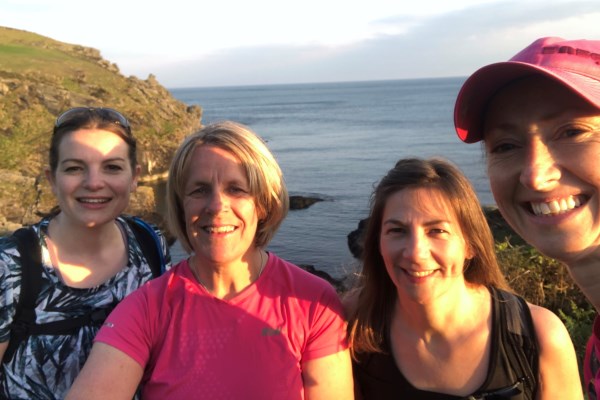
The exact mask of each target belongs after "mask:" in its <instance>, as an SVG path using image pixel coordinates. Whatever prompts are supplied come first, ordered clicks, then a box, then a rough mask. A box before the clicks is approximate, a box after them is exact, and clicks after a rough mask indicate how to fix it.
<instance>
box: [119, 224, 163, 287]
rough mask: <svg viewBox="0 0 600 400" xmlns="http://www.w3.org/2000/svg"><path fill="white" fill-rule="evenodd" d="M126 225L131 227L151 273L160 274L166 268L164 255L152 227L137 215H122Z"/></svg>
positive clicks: (156, 275)
mask: <svg viewBox="0 0 600 400" xmlns="http://www.w3.org/2000/svg"><path fill="white" fill-rule="evenodd" d="M123 218H124V219H125V221H126V222H127V223H128V225H129V226H130V227H131V230H132V231H133V234H134V235H135V238H136V240H137V241H138V243H139V244H140V248H141V249H142V252H143V253H144V257H146V259H147V260H148V265H149V266H150V269H151V270H152V275H153V276H154V277H155V278H156V277H159V276H161V275H162V274H163V273H164V272H165V269H166V263H165V256H164V254H163V251H162V244H161V241H160V239H159V237H158V234H157V233H156V231H155V230H154V228H153V227H152V226H151V225H150V224H148V223H147V222H146V221H144V220H143V219H141V218H139V217H132V216H124V217H123Z"/></svg>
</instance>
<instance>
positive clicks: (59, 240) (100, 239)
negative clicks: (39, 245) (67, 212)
mask: <svg viewBox="0 0 600 400" xmlns="http://www.w3.org/2000/svg"><path fill="white" fill-rule="evenodd" d="M48 236H49V237H50V239H51V240H52V242H53V243H54V245H55V246H56V247H57V248H59V249H64V250H70V249H75V250H77V251H78V252H85V253H89V252H93V251H99V250H102V249H103V248H104V247H105V246H111V245H114V244H116V243H120V242H122V241H123V235H122V233H121V230H120V228H119V227H118V226H117V224H116V222H115V221H114V220H112V221H110V222H109V223H106V224H103V225H99V226H96V227H92V228H90V227H87V226H83V225H78V224H72V223H70V222H69V220H68V219H66V218H65V217H64V215H63V214H62V213H61V214H58V215H57V216H55V217H54V218H52V220H51V221H50V223H49V225H48Z"/></svg>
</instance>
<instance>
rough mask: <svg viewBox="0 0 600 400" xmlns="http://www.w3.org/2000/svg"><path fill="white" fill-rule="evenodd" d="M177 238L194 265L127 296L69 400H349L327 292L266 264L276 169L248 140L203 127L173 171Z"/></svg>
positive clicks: (276, 208)
mask: <svg viewBox="0 0 600 400" xmlns="http://www.w3.org/2000/svg"><path fill="white" fill-rule="evenodd" d="M167 191H168V194H167V205H168V215H169V224H170V226H171V230H172V232H174V233H175V235H176V236H177V238H178V239H179V240H180V241H181V243H182V245H183V247H184V248H185V249H186V250H187V251H188V252H190V253H191V256H190V257H189V258H188V259H187V260H184V261H182V262H181V263H179V264H177V265H176V266H174V267H173V269H172V270H171V271H170V272H169V273H167V274H165V275H164V276H162V277H161V278H159V279H156V280H154V281H152V282H151V283H150V284H148V285H146V286H144V287H143V288H142V289H140V290H138V291H137V292H135V293H134V294H133V295H131V296H129V297H128V298H127V299H126V300H125V301H124V302H123V303H121V304H120V305H119V306H118V307H117V309H116V310H115V312H113V313H112V314H111V315H110V316H109V317H108V319H107V323H106V324H105V326H104V327H103V328H102V329H101V330H100V332H99V334H98V336H97V337H96V342H95V344H94V348H93V349H92V353H91V355H90V358H89V360H88V362H87V364H86V366H85V367H84V369H83V370H82V372H81V374H80V375H79V377H78V378H77V380H76V382H75V384H74V385H73V388H72V391H71V392H69V395H68V397H67V398H68V399H85V400H91V399H105V398H107V397H110V398H111V399H131V397H132V396H133V394H134V393H135V391H136V388H137V387H138V385H139V384H140V383H141V395H142V398H144V399H161V400H164V399H324V400H325V399H340V400H343V399H351V398H352V369H351V363H350V356H349V353H348V349H347V343H346V338H345V321H344V317H343V311H342V306H341V304H340V301H339V299H338V297H337V294H336V292H335V290H334V289H333V287H332V286H331V285H330V284H329V283H328V282H326V281H325V280H323V279H321V278H318V277H316V276H314V275H312V274H309V273H308V272H306V271H303V270H302V269H300V268H299V267H297V266H295V265H293V264H291V263H289V262H287V261H285V260H282V259H281V258H279V257H277V256H276V255H275V254H273V253H270V252H267V251H266V250H265V246H267V244H268V243H269V241H270V240H271V238H272V237H273V236H274V234H275V232H276V231H277V228H278V227H279V225H280V224H281V222H282V221H283V219H284V218H285V216H286V214H287V211H288V193H287V189H286V186H285V182H284V180H283V176H282V173H281V169H280V168H279V165H278V164H277V161H276V160H275V158H274V157H273V155H272V154H271V152H270V151H269V149H268V148H267V146H266V145H265V143H264V142H263V141H262V139H261V138H260V137H258V136H257V135H256V134H255V133H254V132H252V131H251V130H250V129H249V128H247V127H245V126H243V125H240V124H236V123H233V122H221V123H216V124H212V125H208V126H206V127H204V128H203V129H201V130H200V131H198V132H196V133H195V134H193V135H191V136H189V137H188V138H186V139H185V141H184V142H183V143H182V144H181V146H180V147H179V149H178V150H177V152H176V154H175V156H174V159H173V161H172V163H171V168H170V171H169V180H168V190H167Z"/></svg>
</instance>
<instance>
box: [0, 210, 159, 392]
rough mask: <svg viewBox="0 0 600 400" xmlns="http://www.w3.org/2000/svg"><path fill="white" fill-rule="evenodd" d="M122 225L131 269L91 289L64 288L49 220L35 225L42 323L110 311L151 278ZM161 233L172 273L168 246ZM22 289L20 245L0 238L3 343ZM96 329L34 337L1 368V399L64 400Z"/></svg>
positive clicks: (0, 334)
mask: <svg viewBox="0 0 600 400" xmlns="http://www.w3.org/2000/svg"><path fill="white" fill-rule="evenodd" d="M118 221H119V223H120V225H121V228H122V229H123V232H125V234H126V236H127V240H128V252H129V261H128V264H127V266H126V267H125V268H123V269H122V270H121V271H120V272H119V273H117V274H116V275H115V276H114V277H112V278H111V279H110V280H108V281H107V282H105V283H104V284H102V285H100V286H97V287H94V288H89V289H75V288H71V287H68V286H66V285H65V284H63V283H62V281H61V280H60V279H59V277H58V275H57V274H56V271H55V270H54V268H53V267H52V264H51V262H50V256H49V253H48V248H47V245H46V241H45V238H46V235H47V232H48V223H49V222H50V220H49V219H43V220H42V221H40V222H39V223H38V224H36V225H34V229H35V231H36V232H37V234H38V237H39V238H40V246H41V249H42V264H43V269H44V271H43V274H42V287H41V290H40V294H39V296H38V299H37V302H36V314H37V322H38V323H45V322H51V321H57V320H63V319H66V318H70V317H77V316H81V315H84V314H86V313H87V312H88V311H89V310H90V309H93V308H99V307H102V306H108V305H110V304H112V303H114V302H118V301H120V300H122V299H123V297H125V295H127V294H129V293H131V292H132V291H134V290H135V289H137V288H138V287H140V286H141V285H143V284H144V283H145V282H147V281H148V280H150V279H152V271H151V270H150V267H149V266H148V263H147V261H146V259H145V258H144V256H143V254H142V251H141V249H140V246H139V244H138V242H137V241H136V239H135V236H134V234H133V232H132V231H131V229H130V227H129V226H128V225H127V223H126V222H125V221H124V220H123V219H121V218H119V219H118ZM157 232H158V231H157ZM158 233H159V237H160V239H161V241H162V245H163V252H164V254H165V260H166V262H167V268H169V267H170V254H169V250H168V246H167V243H166V240H165V239H164V237H163V236H162V234H160V232H158ZM20 285H21V267H20V255H19V252H18V250H17V248H16V243H15V241H14V240H13V239H11V237H3V238H0V343H2V342H6V341H8V340H9V337H10V324H11V322H12V320H13V317H14V314H15V306H16V304H17V302H18V301H19V295H20ZM98 329H99V328H96V327H91V326H84V327H82V328H80V329H78V331H77V332H76V333H75V334H72V335H58V336H50V335H39V336H30V337H29V338H28V339H27V340H26V341H23V342H22V343H21V344H20V346H19V347H18V348H17V351H16V353H15V355H14V357H13V359H12V360H11V361H10V362H9V363H7V364H4V363H2V368H1V369H0V398H4V397H7V398H9V399H40V400H42V399H43V400H45V399H63V398H64V396H65V395H66V392H67V391H68V389H69V387H70V386H71V384H72V383H73V381H74V380H75V377H76V376H77V374H78V373H79V371H80V369H81V368H82V366H83V364H84V362H85V360H86V358H87V355H88V354H89V351H90V349H91V347H92V341H93V339H94V336H95V335H96V332H97V331H98Z"/></svg>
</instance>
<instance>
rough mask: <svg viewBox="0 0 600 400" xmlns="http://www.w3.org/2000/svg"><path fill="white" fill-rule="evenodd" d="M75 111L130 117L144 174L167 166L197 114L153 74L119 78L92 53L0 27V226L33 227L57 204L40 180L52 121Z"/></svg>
mask: <svg viewBox="0 0 600 400" xmlns="http://www.w3.org/2000/svg"><path fill="white" fill-rule="evenodd" d="M76 106H89V107H111V108H115V109H118V110H119V111H122V112H123V113H124V114H125V115H126V116H127V117H128V119H129V120H130V123H131V126H132V129H133V132H134V134H135V136H136V138H137V139H138V144H139V149H140V151H139V160H138V161H139V162H140V165H142V173H143V177H148V176H150V175H152V174H157V173H161V172H163V171H165V170H166V169H167V166H168V163H169V160H170V158H171V156H172V153H173V151H174V149H175V148H176V147H177V145H178V144H179V142H180V141H181V139H183V137H185V136H186V135H188V134H189V133H191V132H192V131H194V130H195V129H197V128H199V127H200V120H201V116H202V111H201V109H200V107H197V106H191V107H188V106H187V105H185V104H184V103H182V102H180V101H178V100H176V99H175V98H173V96H172V95H171V93H169V91H168V90H167V89H165V88H164V87H162V86H161V85H160V84H159V83H158V82H157V81H156V79H155V78H154V76H152V75H150V76H149V77H148V78H147V79H146V80H140V79H138V78H136V77H133V76H130V77H125V76H123V75H121V74H120V72H119V69H118V67H117V66H116V65H115V64H113V63H111V62H109V61H107V60H104V59H103V58H102V57H101V55H100V52H99V51H98V50H96V49H92V48H87V47H83V46H79V45H74V44H67V43H62V42H59V41H56V40H53V39H49V38H46V37H43V36H40V35H37V34H35V33H30V32H26V31H21V30H16V29H11V28H4V27H0V182H1V183H0V228H1V225H2V224H5V225H6V224H9V225H10V223H13V224H22V223H30V222H32V221H34V220H36V219H37V215H36V214H38V213H40V212H45V211H47V210H48V209H49V208H51V207H52V206H53V205H54V201H53V198H52V196H51V194H50V192H49V187H48V186H47V184H46V180H45V178H44V177H43V168H44V166H45V165H46V154H47V149H48V144H49V138H50V134H51V132H52V125H53V122H54V120H55V118H56V116H57V115H59V114H60V113H61V112H63V111H64V110H66V109H68V108H70V107H76ZM144 194H149V193H148V192H147V191H144V190H142V191H141V193H140V195H142V196H143V195H144ZM134 203H135V202H134ZM140 203H143V204H145V203H147V201H146V200H143V199H142V200H140ZM136 204H137V203H136Z"/></svg>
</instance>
